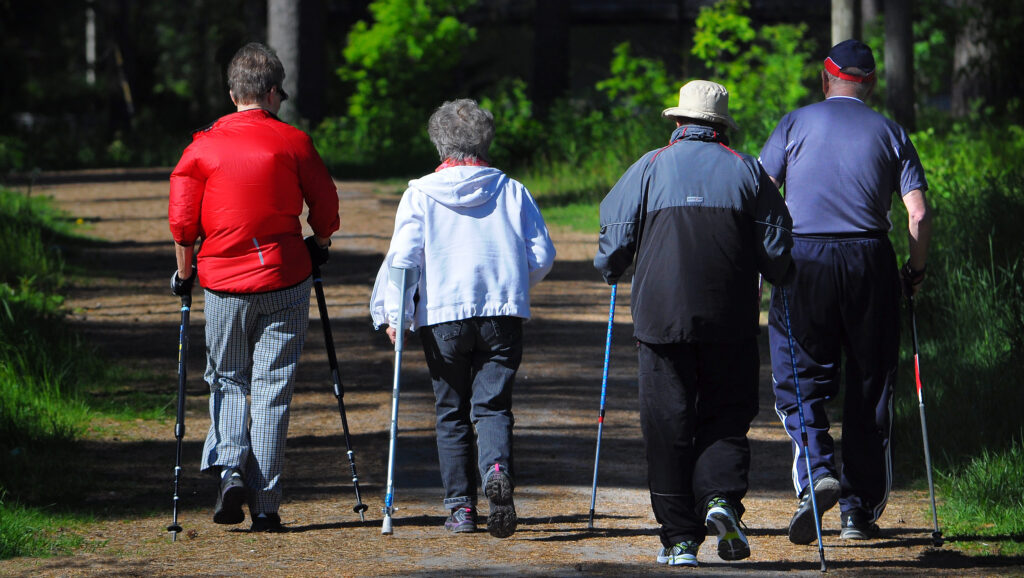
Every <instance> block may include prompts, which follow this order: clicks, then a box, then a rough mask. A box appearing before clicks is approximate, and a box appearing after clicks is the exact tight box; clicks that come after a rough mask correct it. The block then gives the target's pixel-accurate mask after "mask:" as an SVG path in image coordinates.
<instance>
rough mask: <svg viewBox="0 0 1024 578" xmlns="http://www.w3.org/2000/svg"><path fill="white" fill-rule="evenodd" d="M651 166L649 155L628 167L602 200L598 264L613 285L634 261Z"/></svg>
mask: <svg viewBox="0 0 1024 578" xmlns="http://www.w3.org/2000/svg"><path fill="white" fill-rule="evenodd" d="M649 165H650V163H649V161H648V159H647V155H645V156H644V157H643V158H641V159H640V160H638V161H637V162H636V163H634V164H633V166H631V167H629V169H627V170H626V172H625V174H623V175H622V177H621V178H620V179H619V182H617V183H616V184H615V186H614V187H612V190H611V191H609V192H608V194H607V195H606V196H605V198H604V200H603V201H601V234H600V236H599V237H598V245H597V255H596V256H595V257H594V267H595V268H596V269H597V270H598V271H600V272H601V275H602V276H603V277H604V280H605V282H607V283H608V284H609V285H614V284H616V283H618V281H619V277H621V276H622V274H623V273H624V272H625V271H626V269H628V268H629V266H630V265H631V264H632V263H633V256H634V255H635V254H636V248H637V243H639V241H640V231H641V229H642V225H643V207H644V202H643V201H644V198H645V196H646V195H645V193H646V187H647V183H648V174H647V172H648V171H647V169H648V167H649Z"/></svg>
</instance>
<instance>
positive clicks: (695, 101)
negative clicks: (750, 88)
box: [661, 80, 740, 130]
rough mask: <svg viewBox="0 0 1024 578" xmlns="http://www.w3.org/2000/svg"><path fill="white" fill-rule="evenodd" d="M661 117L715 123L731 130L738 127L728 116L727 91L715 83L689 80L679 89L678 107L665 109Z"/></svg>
mask: <svg viewBox="0 0 1024 578" xmlns="http://www.w3.org/2000/svg"><path fill="white" fill-rule="evenodd" d="M661 116H685V117H687V118H695V119H698V120H706V121H709V122H717V123H721V124H724V125H726V126H728V127H729V128H731V129H733V130H738V129H739V128H740V127H739V125H737V124H736V121H734V120H733V119H732V117H731V116H729V91H728V90H726V89H725V87H724V86H722V85H721V84H718V83H717V82H711V81H708V80H691V81H690V82H687V83H686V84H684V85H683V87H682V88H680V89H679V106H673V107H672V108H666V109H665V110H664V111H663V112H662V113H661Z"/></svg>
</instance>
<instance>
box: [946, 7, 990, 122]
mask: <svg viewBox="0 0 1024 578" xmlns="http://www.w3.org/2000/svg"><path fill="white" fill-rule="evenodd" d="M982 5H983V2H979V1H978V0H958V2H957V8H958V9H960V13H961V14H962V15H964V17H965V18H966V19H965V20H964V21H963V27H962V28H960V30H959V31H958V33H957V35H956V44H955V45H954V47H953V90H952V92H953V94H952V102H951V103H950V106H951V109H952V112H953V115H954V116H957V117H963V116H966V115H967V114H968V113H969V112H970V110H971V101H973V100H975V99H978V98H984V97H987V96H989V92H990V90H989V89H990V85H989V78H988V74H987V72H988V64H989V60H990V59H991V56H992V54H991V50H990V48H989V46H988V44H987V43H986V41H985V30H984V25H983V22H984V13H983V10H984V8H983V6H982Z"/></svg>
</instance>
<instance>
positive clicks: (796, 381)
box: [779, 287, 828, 573]
mask: <svg viewBox="0 0 1024 578" xmlns="http://www.w3.org/2000/svg"><path fill="white" fill-rule="evenodd" d="M779 289H780V290H781V291H782V306H783V307H784V309H785V311H786V336H787V337H788V338H789V360H790V362H792V364H793V385H794V387H795V389H796V408H797V415H799V416H800V441H801V443H802V444H803V448H804V460H805V463H806V465H807V490H808V491H809V492H810V493H811V508H813V509H814V530H815V531H816V532H817V533H818V557H819V558H821V571H822V572H823V573H824V572H828V568H827V567H826V566H825V547H824V546H823V545H822V543H821V517H820V516H818V499H817V498H816V497H815V496H814V478H813V476H811V454H810V452H809V451H808V448H807V423H806V422H805V421H804V402H803V398H802V397H801V395H800V377H799V375H797V369H796V351H795V349H794V346H793V326H792V325H791V323H790V320H789V299H788V298H787V297H786V288H785V287H779Z"/></svg>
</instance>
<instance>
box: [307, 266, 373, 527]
mask: <svg viewBox="0 0 1024 578" xmlns="http://www.w3.org/2000/svg"><path fill="white" fill-rule="evenodd" d="M313 289H314V291H316V304H317V307H318V308H319V309H320V325H322V326H323V328H324V345H325V346H326V348H327V362H328V363H329V364H330V367H331V378H332V379H334V397H335V398H336V399H337V400H338V412H339V413H340V414H341V429H342V431H343V432H344V434H345V450H346V453H347V455H348V467H349V469H350V470H352V487H353V488H354V489H355V492H356V505H355V506H353V507H352V511H353V512H356V513H357V514H359V521H360V522H365V521H366V517H365V516H363V512H365V511H366V509H367V506H366V504H364V503H363V500H362V498H361V497H360V495H359V475H358V474H356V458H355V454H354V453H352V438H351V436H349V433H348V418H346V417H345V386H344V385H342V383H341V377H340V376H339V374H338V357H337V355H336V354H335V350H334V336H333V334H332V333H331V321H330V319H329V318H328V317H327V300H326V299H325V298H324V284H323V279H322V278H321V277H320V267H317V266H316V265H314V266H313Z"/></svg>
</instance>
